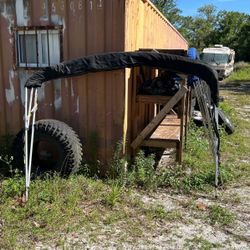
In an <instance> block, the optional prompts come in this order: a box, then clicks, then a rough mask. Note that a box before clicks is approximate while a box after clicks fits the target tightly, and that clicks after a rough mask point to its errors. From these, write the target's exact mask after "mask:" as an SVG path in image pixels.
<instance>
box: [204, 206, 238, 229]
mask: <svg viewBox="0 0 250 250" xmlns="http://www.w3.org/2000/svg"><path fill="white" fill-rule="evenodd" d="M208 220H209V221H210V223H211V224H212V225H214V224H220V225H222V226H227V225H230V224H232V223H233V222H234V221H235V215H234V214H233V213H232V212H230V211H229V210H228V209H227V208H224V207H221V206H220V205H212V206H211V207H210V211H209V215H208Z"/></svg>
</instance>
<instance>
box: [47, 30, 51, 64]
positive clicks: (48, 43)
mask: <svg viewBox="0 0 250 250" xmlns="http://www.w3.org/2000/svg"><path fill="white" fill-rule="evenodd" d="M47 48H48V50H47V51H48V64H49V66H50V48H49V30H48V29H47Z"/></svg>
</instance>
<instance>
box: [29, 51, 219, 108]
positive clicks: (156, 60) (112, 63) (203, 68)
mask: <svg viewBox="0 0 250 250" xmlns="http://www.w3.org/2000/svg"><path fill="white" fill-rule="evenodd" d="M136 66H149V67H153V68H160V69H166V70H169V71H174V72H176V73H182V74H187V75H196V76H198V77H199V78H201V79H202V80H204V81H205V82H206V83H207V84H208V86H209V87H210V90H211V98H212V100H213V102H214V103H215V104H216V105H217V104H218V96H219V94H218V76H217V72H216V71H215V70H213V69H212V68H211V67H209V66H208V65H207V64H205V63H202V62H200V61H194V60H192V59H189V58H187V57H183V56H178V55H172V54H165V53H157V52H113V53H104V54H97V55H91V56H86V57H83V58H79V59H75V60H71V61H68V62H62V63H60V64H57V65H55V66H51V67H46V68H44V69H43V70H41V71H38V72H36V73H34V74H33V75H32V76H31V77H30V78H29V79H28V80H27V82H26V84H25V87H27V88H38V87H41V86H42V84H43V83H44V82H47V81H49V80H54V79H58V78H64V77H72V76H79V75H84V74H88V73H91V72H92V73H93V72H100V71H111V70H117V69H124V68H132V67H136Z"/></svg>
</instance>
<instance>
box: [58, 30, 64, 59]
mask: <svg viewBox="0 0 250 250" xmlns="http://www.w3.org/2000/svg"><path fill="white" fill-rule="evenodd" d="M59 42H60V62H62V61H63V32H62V26H61V27H60V29H59Z"/></svg>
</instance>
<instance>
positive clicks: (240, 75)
mask: <svg viewBox="0 0 250 250" xmlns="http://www.w3.org/2000/svg"><path fill="white" fill-rule="evenodd" d="M229 81H239V82H241V81H250V65H248V66H245V67H243V68H241V69H238V70H236V71H235V72H233V74H232V75H230V76H229V77H228V78H227V79H226V82H229Z"/></svg>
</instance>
